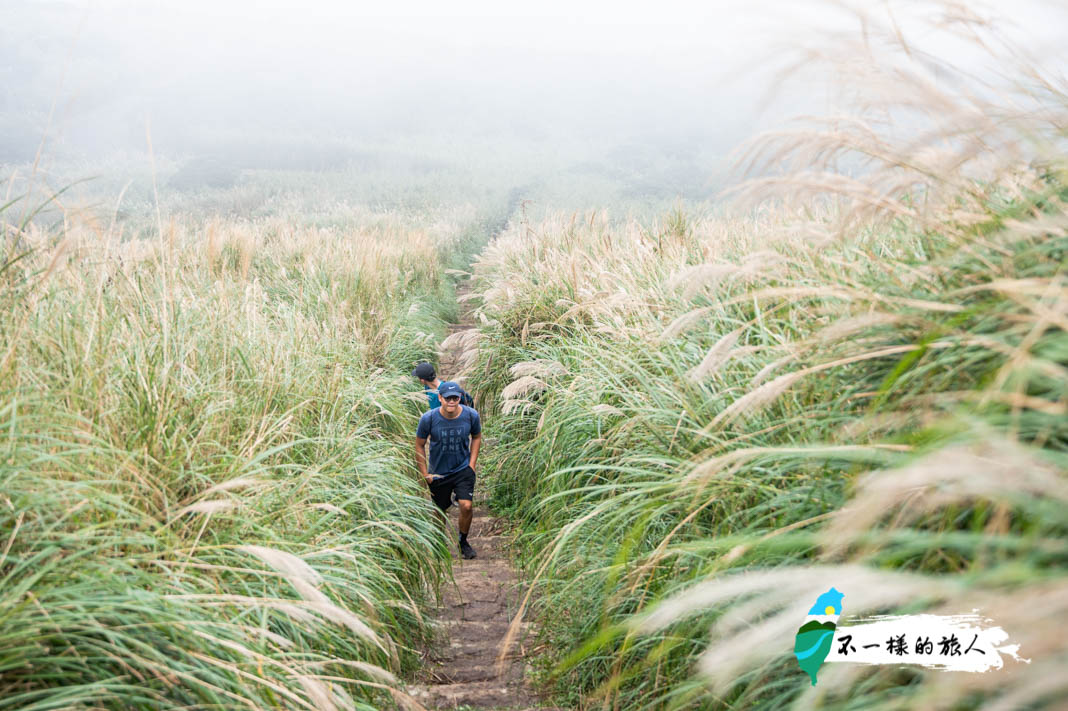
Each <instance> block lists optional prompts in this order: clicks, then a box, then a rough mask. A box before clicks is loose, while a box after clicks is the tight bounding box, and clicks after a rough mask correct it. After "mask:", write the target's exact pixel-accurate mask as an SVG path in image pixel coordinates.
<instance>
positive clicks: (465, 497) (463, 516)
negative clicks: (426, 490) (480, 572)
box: [456, 467, 475, 560]
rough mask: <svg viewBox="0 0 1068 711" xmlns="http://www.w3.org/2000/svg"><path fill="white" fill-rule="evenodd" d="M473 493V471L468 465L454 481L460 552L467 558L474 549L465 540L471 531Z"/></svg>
mask: <svg viewBox="0 0 1068 711" xmlns="http://www.w3.org/2000/svg"><path fill="white" fill-rule="evenodd" d="M474 493H475V472H474V471H472V470H471V469H470V467H469V468H468V469H467V471H466V472H464V473H463V475H462V476H461V477H460V480H459V481H458V482H457V483H456V505H457V506H459V507H460V520H459V522H458V523H459V529H460V554H461V555H463V557H464V558H467V559H468V560H470V559H471V558H474V557H475V549H474V548H472V547H471V544H470V543H468V542H467V534H468V533H469V532H470V531H471V518H472V513H473V512H472V506H471V499H472V498H474Z"/></svg>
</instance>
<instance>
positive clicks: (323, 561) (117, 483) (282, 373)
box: [0, 208, 478, 709]
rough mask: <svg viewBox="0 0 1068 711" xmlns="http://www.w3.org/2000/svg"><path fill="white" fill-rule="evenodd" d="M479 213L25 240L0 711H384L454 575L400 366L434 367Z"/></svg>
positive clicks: (5, 326) (14, 283) (8, 344)
mask: <svg viewBox="0 0 1068 711" xmlns="http://www.w3.org/2000/svg"><path fill="white" fill-rule="evenodd" d="M476 217H478V215H477V214H476V211H475V210H474V208H457V209H455V210H454V211H452V212H450V213H448V214H440V215H437V216H433V219H427V220H426V221H425V224H423V225H419V224H415V223H413V221H411V220H408V221H400V220H398V219H397V218H396V217H394V216H391V215H390V214H370V213H369V214H365V215H363V216H362V217H361V219H360V220H359V221H357V220H352V221H350V226H349V227H348V228H347V229H336V228H335V229H316V228H295V227H293V226H292V223H291V222H290V221H288V220H284V219H275V220H261V221H256V222H225V221H215V222H210V223H209V224H207V225H202V226H198V227H196V228H195V229H187V228H186V227H185V226H183V225H182V224H175V223H173V222H172V223H169V224H167V225H164V226H163V231H162V233H161V234H159V235H157V236H156V237H155V238H154V239H146V240H130V239H127V240H123V241H119V240H118V239H116V238H115V235H114V234H111V233H107V232H101V231H100V230H99V229H92V227H91V226H82V227H73V226H72V227H71V228H70V229H68V230H67V231H66V232H65V233H64V234H60V235H56V234H55V233H54V232H51V231H43V230H34V229H29V230H27V232H26V233H24V234H23V235H22V239H21V240H19V242H18V244H19V248H18V251H13V252H9V253H8V255H7V256H6V258H5V259H4V268H3V269H2V270H0V272H2V273H0V302H2V307H0V313H2V314H3V316H2V319H0V324H2V325H0V333H2V339H0V343H2V348H0V351H2V354H0V372H2V374H3V375H2V377H0V382H2V383H3V386H2V387H0V413H2V415H0V419H2V420H3V443H2V445H0V446H2V448H3V456H2V458H0V480H2V486H0V491H2V492H3V494H2V498H0V522H2V523H0V531H3V542H2V544H0V545H2V548H0V595H2V602H0V629H2V630H3V632H2V633H0V707H3V708H12V709H14V708H19V709H46V708H72V707H78V708H88V707H93V708H101V707H107V708H124V709H125V708H138V707H139V708H174V707H188V706H195V707H198V708H207V707H227V708H230V707H243V708H244V707H251V708H277V707H287V708H309V709H312V708H314V709H323V708H339V709H341V708H367V709H371V708H382V707H383V705H390V704H391V703H392V701H391V700H390V699H391V694H392V693H394V692H392V691H390V690H395V689H397V688H400V684H399V682H398V681H397V678H398V675H400V674H404V673H406V672H407V671H410V668H411V663H412V660H413V654H414V652H415V651H417V650H418V648H419V647H420V644H421V642H422V641H424V640H425V638H426V635H427V634H428V627H427V620H426V619H425V618H424V617H423V615H422V613H421V606H422V604H423V603H424V602H425V600H426V595H427V594H428V593H431V592H432V591H433V590H434V589H436V588H437V586H438V585H439V584H440V583H441V581H442V580H443V577H444V575H445V573H446V570H447V564H448V560H449V553H448V549H447V547H446V546H447V541H446V539H445V537H444V535H443V530H442V529H441V527H440V525H439V523H438V522H437V520H436V518H435V517H434V514H433V512H432V510H431V508H430V506H429V505H428V503H427V501H426V498H425V496H424V495H423V491H422V487H421V483H420V482H419V479H418V476H417V475H416V474H415V473H414V468H413V467H412V466H411V463H410V457H409V455H408V446H409V445H408V444H407V434H408V432H407V430H408V429H409V427H408V425H409V420H411V419H412V417H413V415H414V414H415V413H416V412H417V408H416V405H415V403H414V402H413V401H412V400H411V399H410V398H408V397H406V396H407V393H408V391H410V389H411V388H410V383H409V382H408V380H409V379H408V378H407V376H406V369H405V368H404V366H405V365H407V364H409V363H410V362H411V361H413V360H416V359H418V358H421V357H431V356H432V355H433V352H434V343H435V340H436V338H437V337H438V335H439V333H440V331H441V329H442V326H443V323H444V319H446V318H448V317H450V315H451V314H450V312H449V310H448V309H449V307H448V304H449V303H450V301H451V297H450V294H451V293H452V292H451V290H452V285H451V282H450V281H449V279H448V277H447V276H445V275H444V274H443V272H442V270H441V267H440V266H439V265H438V264H437V263H436V257H437V256H439V255H440V256H441V257H442V258H444V257H445V256H446V255H448V253H449V252H454V251H457V250H460V251H462V250H463V249H465V248H467V245H466V244H465V243H464V240H469V239H471V238H472V235H476V234H477V233H478V230H477V229H476V228H477V220H476ZM9 244H11V243H10V242H9ZM409 367H410V366H409Z"/></svg>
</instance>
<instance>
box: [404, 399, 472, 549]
mask: <svg viewBox="0 0 1068 711" xmlns="http://www.w3.org/2000/svg"><path fill="white" fill-rule="evenodd" d="M462 393H463V390H462V389H461V388H460V386H459V385H457V384H456V383H454V382H452V381H449V380H446V381H445V382H442V383H440V384H438V396H439V397H440V398H441V406H440V407H438V408H436V409H433V410H430V411H429V412H425V413H423V416H422V417H420V418H419V427H418V428H417V429H416V431H415V464H416V466H418V467H419V473H420V474H422V475H423V479H425V480H426V483H427V486H429V487H430V496H431V498H432V499H433V500H434V503H435V504H437V506H438V508H439V509H441V511H442V513H444V512H445V511H447V510H448V509H449V506H451V505H452V496H453V494H454V493H455V494H456V504H457V506H459V507H460V521H459V528H460V554H461V555H463V557H464V558H466V559H468V560H470V559H471V558H474V557H475V549H474V548H472V547H471V544H470V543H468V542H467V534H468V532H469V531H470V530H471V499H472V497H473V496H474V493H475V462H476V461H478V449H479V446H480V445H481V443H482V420H481V418H480V417H479V416H478V412H477V411H476V410H475V408H473V407H468V406H467V405H462V404H460V397H461V394H462ZM427 440H430V469H429V471H427V461H426V453H425V445H426V443H427Z"/></svg>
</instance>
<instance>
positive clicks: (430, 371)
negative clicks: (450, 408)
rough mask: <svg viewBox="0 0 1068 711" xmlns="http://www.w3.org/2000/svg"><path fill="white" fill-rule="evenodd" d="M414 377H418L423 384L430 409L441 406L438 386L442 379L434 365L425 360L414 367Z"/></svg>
mask: <svg viewBox="0 0 1068 711" xmlns="http://www.w3.org/2000/svg"><path fill="white" fill-rule="evenodd" d="M412 377H413V378H418V380H419V382H420V383H422V384H423V391H424V392H425V393H426V399H427V402H428V403H429V404H430V409H431V410H433V409H436V408H439V407H441V400H440V399H439V398H438V386H439V385H441V381H440V380H438V374H437V373H436V372H435V371H434V366H432V365H431V364H430V363H427V362H426V361H425V360H424V361H423V362H422V363H419V365H417V366H415V368H413V369H412Z"/></svg>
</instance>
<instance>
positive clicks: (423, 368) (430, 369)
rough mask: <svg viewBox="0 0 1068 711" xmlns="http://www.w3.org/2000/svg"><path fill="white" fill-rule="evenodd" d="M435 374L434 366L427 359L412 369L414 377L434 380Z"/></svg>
mask: <svg viewBox="0 0 1068 711" xmlns="http://www.w3.org/2000/svg"><path fill="white" fill-rule="evenodd" d="M434 375H435V373H434V366H432V365H430V363H427V362H426V361H425V360H424V361H423V362H422V363H420V364H419V365H417V366H415V368H414V369H413V370H412V376H413V377H416V378H422V379H423V380H433V379H434Z"/></svg>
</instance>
